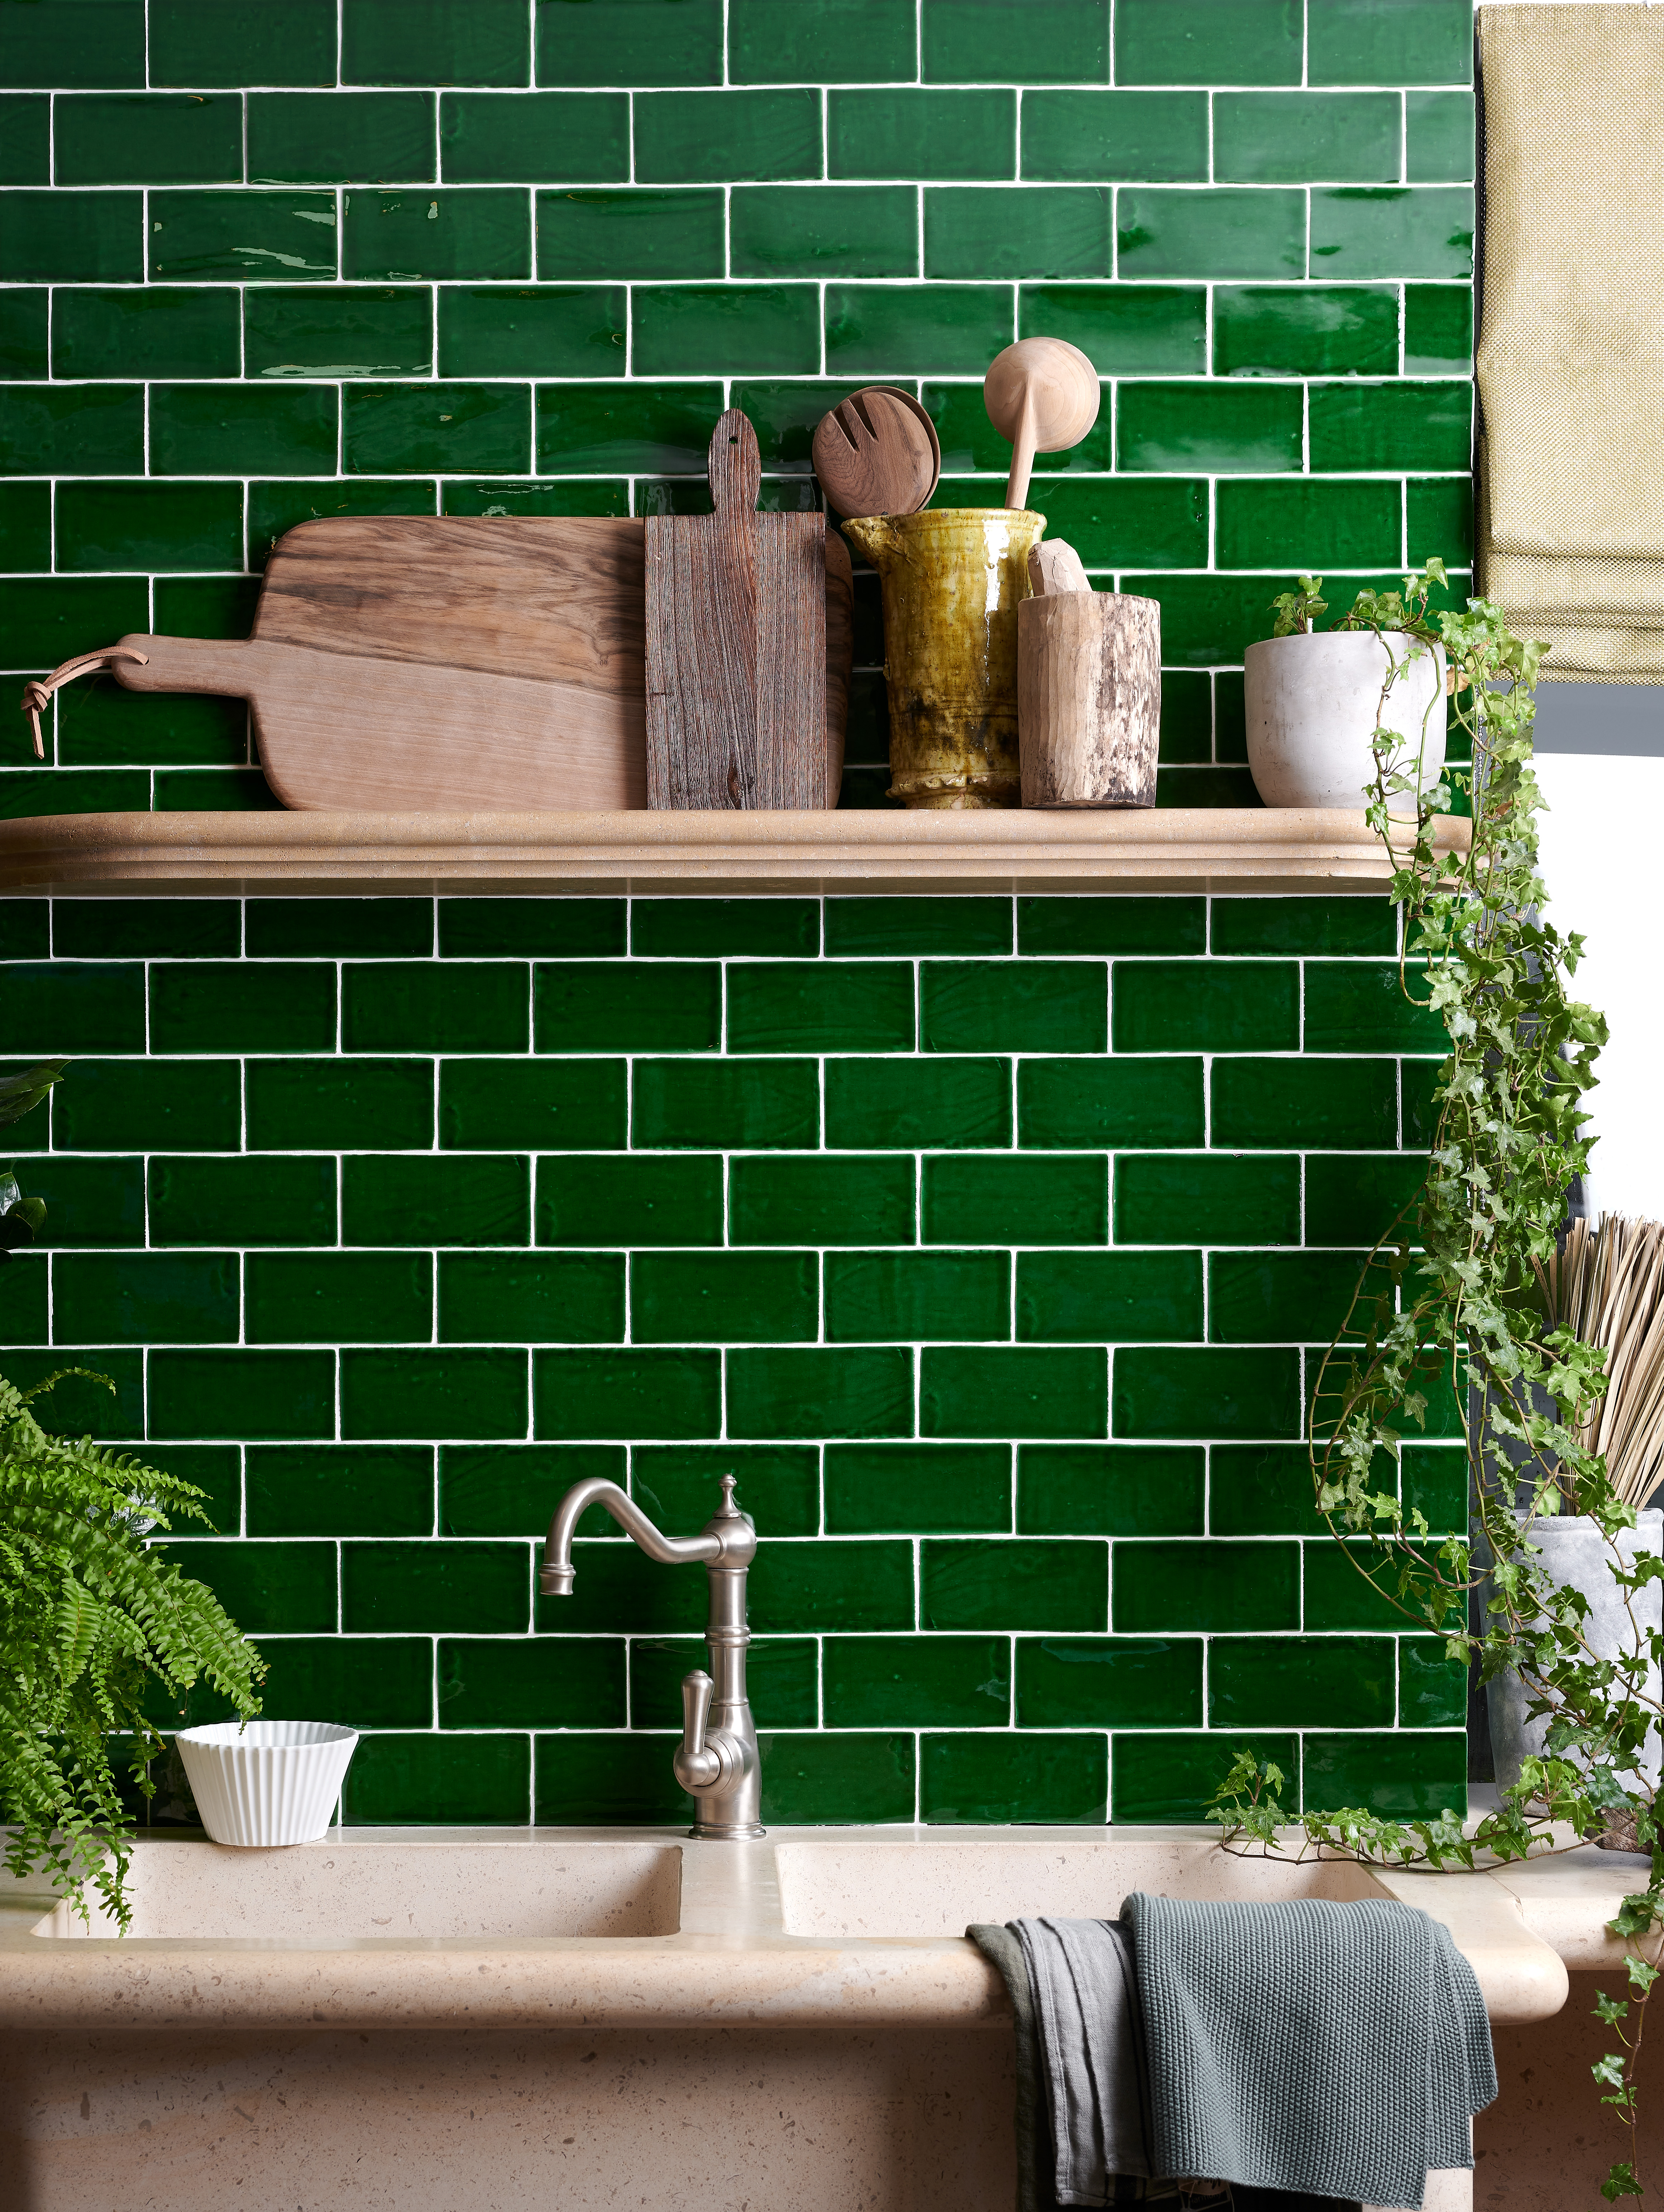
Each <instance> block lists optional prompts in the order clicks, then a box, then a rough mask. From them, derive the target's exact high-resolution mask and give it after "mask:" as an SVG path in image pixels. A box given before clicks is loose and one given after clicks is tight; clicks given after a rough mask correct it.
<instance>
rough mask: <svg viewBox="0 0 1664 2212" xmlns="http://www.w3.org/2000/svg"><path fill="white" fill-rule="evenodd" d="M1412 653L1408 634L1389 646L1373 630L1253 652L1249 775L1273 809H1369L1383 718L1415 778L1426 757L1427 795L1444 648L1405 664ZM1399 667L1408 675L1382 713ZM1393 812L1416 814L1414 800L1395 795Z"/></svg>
mask: <svg viewBox="0 0 1664 2212" xmlns="http://www.w3.org/2000/svg"><path fill="white" fill-rule="evenodd" d="M1389 642H1390V645H1391V648H1392V650H1391V654H1390V657H1389V654H1388V643H1389ZM1413 646H1414V641H1412V639H1410V638H1408V637H1406V636H1405V635H1402V634H1401V633H1400V632H1397V631H1389V632H1388V636H1387V637H1386V638H1384V639H1383V638H1379V637H1377V636H1376V634H1375V632H1374V631H1373V630H1369V629H1363V630H1333V629H1331V630H1311V631H1307V632H1303V633H1301V634H1299V635H1296V636H1293V637H1268V638H1261V639H1260V641H1259V642H1258V643H1257V644H1255V645H1251V646H1249V647H1248V654H1247V690H1248V767H1249V769H1251V770H1252V771H1253V775H1254V786H1255V788H1256V789H1257V790H1258V792H1259V793H1260V798H1261V799H1264V800H1265V802H1266V805H1267V806H1354V807H1361V806H1363V805H1365V804H1366V797H1365V794H1366V791H1367V788H1368V787H1369V784H1371V783H1372V782H1373V781H1374V780H1375V772H1376V763H1375V753H1374V750H1373V749H1372V744H1371V738H1372V735H1373V732H1374V730H1375V727H1376V718H1377V716H1379V718H1380V721H1381V726H1382V728H1383V729H1388V730H1394V731H1396V732H1398V733H1399V735H1400V738H1402V740H1403V744H1402V746H1401V748H1400V753H1399V756H1398V764H1399V765H1400V767H1401V768H1402V769H1403V770H1404V772H1405V773H1406V775H1407V774H1410V773H1412V771H1413V769H1414V763H1415V759H1416V755H1417V752H1418V750H1420V753H1421V759H1422V784H1423V788H1424V789H1430V787H1432V786H1433V785H1434V784H1436V782H1437V781H1438V778H1439V771H1440V769H1442V767H1443V765H1444V729H1445V697H1444V649H1443V647H1442V646H1434V647H1430V648H1427V647H1424V648H1423V649H1422V651H1421V652H1420V653H1419V654H1418V657H1417V658H1416V659H1413V660H1409V661H1408V665H1404V664H1405V663H1406V657H1407V656H1408V655H1409V654H1410V653H1411V652H1412V650H1413ZM1394 665H1398V666H1399V669H1400V672H1399V674H1398V675H1397V676H1395V677H1394V679H1393V683H1392V686H1391V688H1390V689H1389V690H1388V693H1387V698H1386V705H1385V708H1384V709H1383V708H1382V685H1383V684H1385V683H1386V681H1387V678H1388V674H1389V672H1390V671H1391V670H1392V668H1393V667H1394ZM1392 811H1394V813H1395V814H1397V813H1405V814H1410V813H1413V811H1414V808H1413V807H1412V805H1411V803H1410V799H1409V794H1408V793H1397V794H1395V796H1394V805H1393V810H1392Z"/></svg>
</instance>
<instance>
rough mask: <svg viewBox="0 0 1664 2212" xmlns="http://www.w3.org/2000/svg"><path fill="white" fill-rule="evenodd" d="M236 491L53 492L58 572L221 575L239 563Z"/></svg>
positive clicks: (74, 487)
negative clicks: (212, 571) (215, 571)
mask: <svg viewBox="0 0 1664 2212" xmlns="http://www.w3.org/2000/svg"><path fill="white" fill-rule="evenodd" d="M242 539H243V495H242V487H241V486H240V484H213V483H207V484H158V483H99V482H97V481H96V480H95V479H88V480H87V481H86V482H83V483H64V484H60V485H59V486H58V567H59V568H60V569H67V570H74V569H77V568H93V569H100V570H106V569H111V568H139V569H156V568H232V567H234V566H235V565H236V563H237V562H238V561H239V560H240V558H241V555H242Z"/></svg>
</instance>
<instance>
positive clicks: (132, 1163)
mask: <svg viewBox="0 0 1664 2212" xmlns="http://www.w3.org/2000/svg"><path fill="white" fill-rule="evenodd" d="M29 1194H30V1196H31V1197H33V1198H41V1199H44V1200H46V1234H45V1236H44V1237H43V1238H42V1242H43V1243H46V1244H50V1245H56V1246H59V1247H70V1246H74V1247H82V1248H84V1247H87V1246H95V1247H97V1248H98V1249H100V1250H105V1249H109V1248H110V1247H112V1246H116V1245H125V1244H143V1242H144V1163H143V1160H137V1159H73V1158H64V1157H62V1156H61V1155H56V1154H55V1155H54V1156H53V1157H52V1158H50V1159H48V1158H37V1159H33V1160H31V1161H30V1162H29ZM43 1371H44V1372H46V1373H50V1372H51V1371H52V1370H50V1369H48V1370H43ZM6 1372H7V1374H8V1376H9V1377H10V1379H11V1380H12V1381H13V1382H15V1383H16V1384H17V1385H18V1387H19V1389H23V1388H25V1387H27V1383H26V1378H25V1377H24V1376H22V1375H21V1374H20V1373H19V1372H18V1370H17V1365H16V1363H15V1361H13V1360H10V1359H9V1360H8V1363H7V1367H6ZM101 1411H102V1409H101V1408H100V1414H101ZM44 1418H46V1417H45V1415H44V1414H43V1419H44ZM46 1425H47V1427H48V1428H51V1427H52V1426H53V1425H54V1424H53V1422H52V1420H51V1419H47V1420H46ZM97 1433H99V1434H101V1435H110V1434H130V1435H131V1434H133V1433H135V1431H131V1430H129V1431H111V1430H109V1429H107V1428H103V1427H101V1428H100V1430H99V1431H97Z"/></svg>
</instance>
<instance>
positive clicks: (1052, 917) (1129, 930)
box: [1017, 897, 1207, 953]
mask: <svg viewBox="0 0 1664 2212" xmlns="http://www.w3.org/2000/svg"><path fill="white" fill-rule="evenodd" d="M1206 943H1207V908H1206V902H1205V901H1204V900H1202V899H1199V898H1124V897H1122V898H1115V897H1112V898H1036V897H1028V898H1019V899H1018V900H1017V948H1018V950H1019V951H1023V952H1029V953H1032V952H1200V951H1203V949H1204V948H1205V945H1206Z"/></svg>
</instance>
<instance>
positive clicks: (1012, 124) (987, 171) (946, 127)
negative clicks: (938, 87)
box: [826, 41, 1046, 182]
mask: <svg viewBox="0 0 1664 2212" xmlns="http://www.w3.org/2000/svg"><path fill="white" fill-rule="evenodd" d="M864 43H865V41H863V44H864ZM826 173H827V175H828V176H829V177H878V178H889V177H928V178H930V179H932V180H934V181H938V182H958V181H965V182H969V181H970V180H972V179H992V180H996V181H997V180H999V179H1009V178H1011V177H1014V176H1015V175H1016V174H1017V96H1016V94H1014V93H1012V92H1011V91H1010V90H1008V89H1006V88H1004V87H1001V88H999V89H997V90H994V89H991V90H988V91H976V92H971V91H961V92H934V91H928V90H926V89H924V88H914V87H913V86H911V85H902V84H896V85H886V86H885V87H884V89H883V90H882V91H871V92H867V91H853V90H844V89H840V90H835V91H829V93H828V94H827V104H826ZM1030 173H1032V174H1035V175H1043V174H1045V173H1046V172H1044V171H1043V170H1033V171H1031V172H1030Z"/></svg>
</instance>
